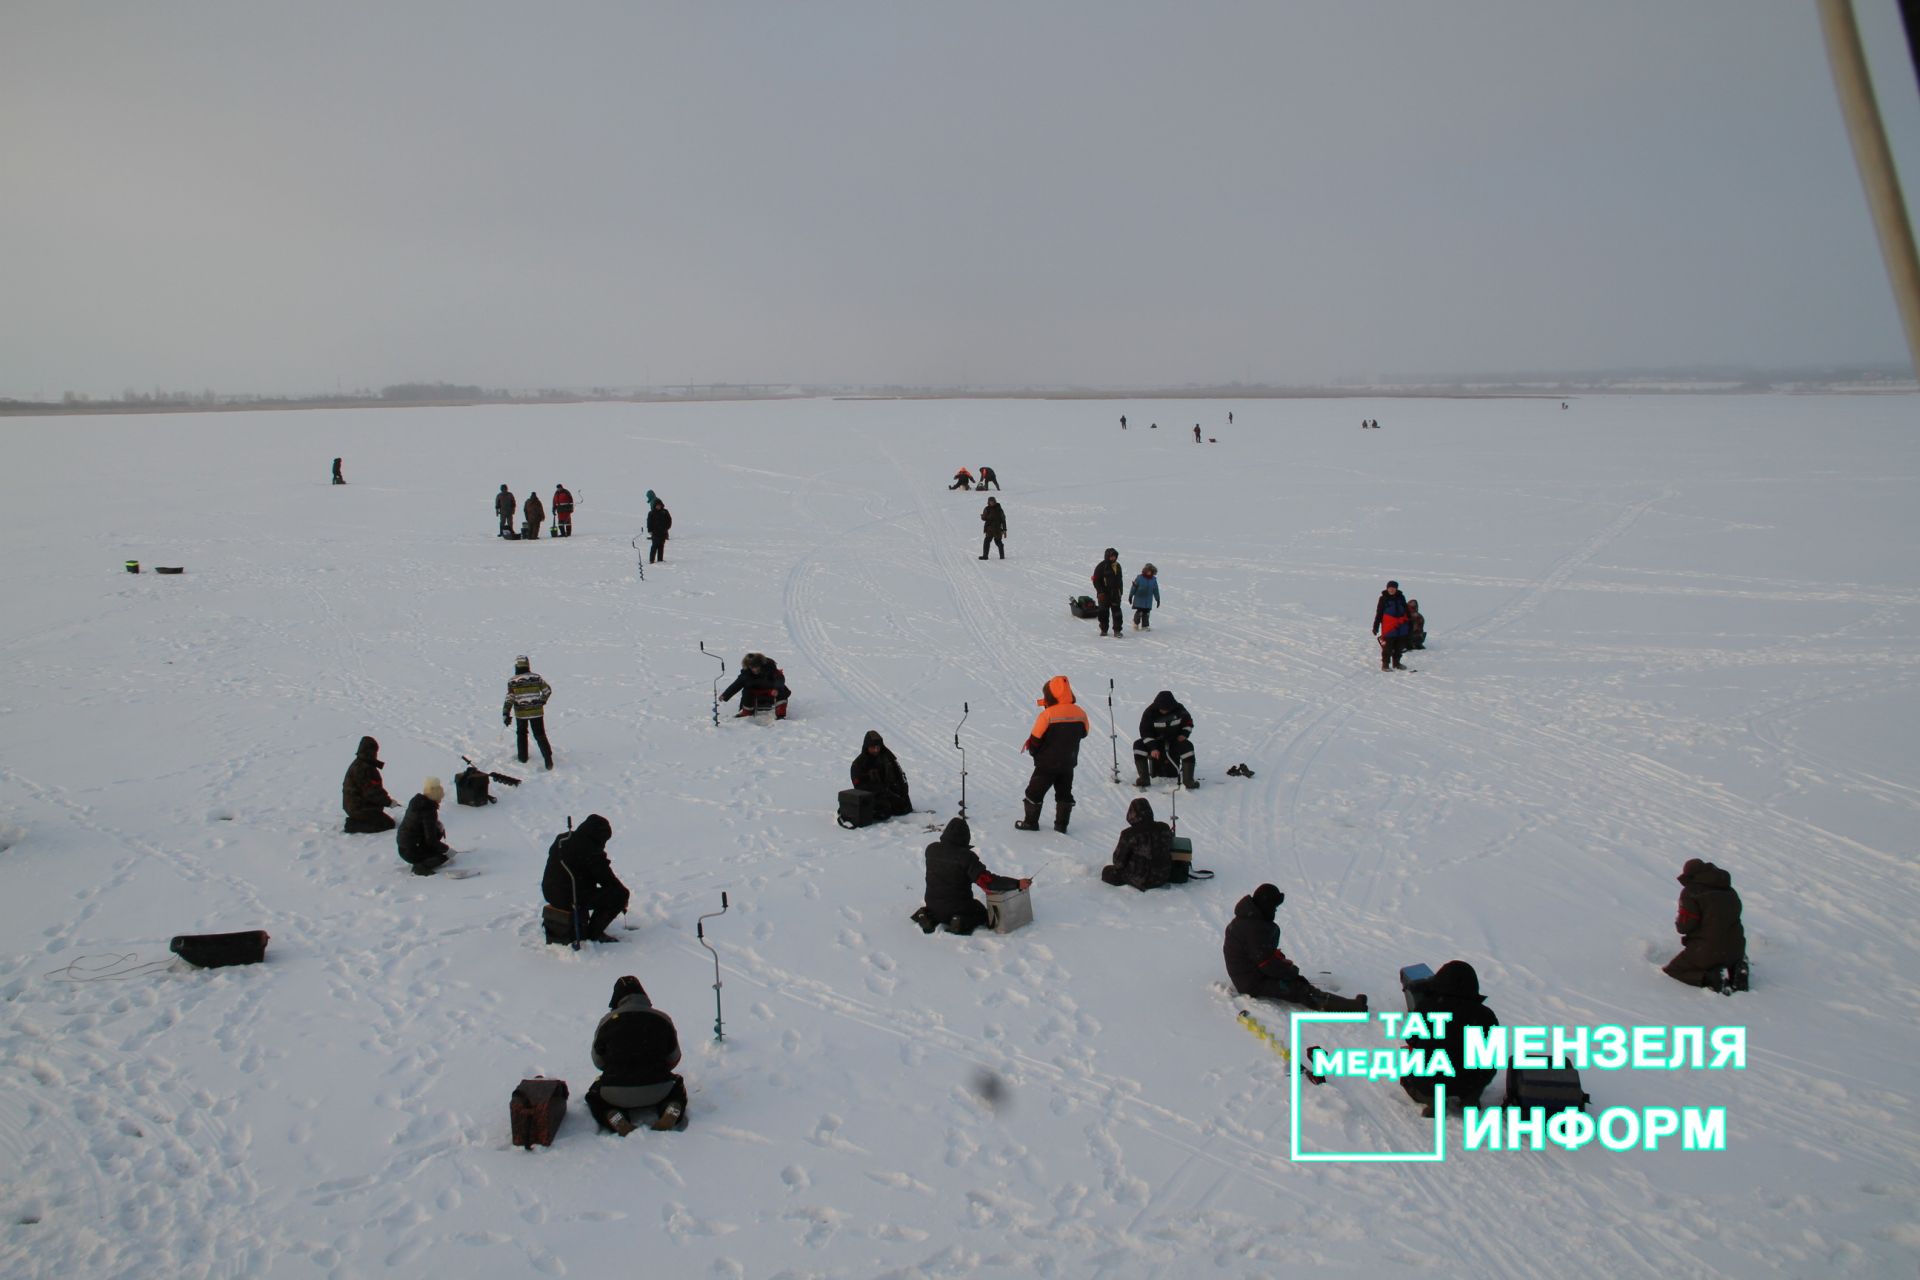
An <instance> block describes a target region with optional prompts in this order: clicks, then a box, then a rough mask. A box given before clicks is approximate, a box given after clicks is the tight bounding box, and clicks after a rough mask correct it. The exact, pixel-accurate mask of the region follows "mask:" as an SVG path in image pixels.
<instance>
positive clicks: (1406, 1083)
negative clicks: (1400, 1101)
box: [1400, 960, 1500, 1116]
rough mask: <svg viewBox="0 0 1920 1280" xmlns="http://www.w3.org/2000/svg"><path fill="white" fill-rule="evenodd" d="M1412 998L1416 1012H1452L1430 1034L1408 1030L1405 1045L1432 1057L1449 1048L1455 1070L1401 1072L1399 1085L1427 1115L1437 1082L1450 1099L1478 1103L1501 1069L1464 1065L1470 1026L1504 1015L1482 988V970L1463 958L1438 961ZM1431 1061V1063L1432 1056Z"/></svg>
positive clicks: (1453, 1103) (1483, 1024)
mask: <svg viewBox="0 0 1920 1280" xmlns="http://www.w3.org/2000/svg"><path fill="white" fill-rule="evenodd" d="M1413 1003H1414V1009H1415V1011H1416V1012H1418V1013H1422V1014H1427V1013H1445V1014H1450V1015H1452V1016H1451V1018H1450V1019H1449V1020H1448V1022H1447V1025H1446V1029H1445V1030H1444V1031H1443V1032H1442V1033H1441V1034H1440V1035H1438V1036H1434V1037H1431V1038H1424V1037H1418V1036H1408V1037H1407V1040H1406V1045H1407V1048H1409V1049H1418V1050H1419V1051H1420V1052H1422V1053H1425V1054H1427V1055H1429V1057H1430V1058H1431V1055H1432V1054H1433V1053H1434V1052H1435V1051H1436V1050H1439V1049H1445V1050H1446V1052H1447V1062H1448V1064H1449V1065H1451V1066H1452V1067H1453V1075H1452V1076H1450V1077H1449V1076H1445V1075H1433V1074H1429V1075H1426V1076H1402V1077H1400V1087H1401V1088H1402V1089H1405V1090H1406V1091H1407V1096H1408V1097H1409V1098H1412V1099H1413V1100H1414V1101H1415V1102H1418V1103H1422V1104H1424V1106H1425V1107H1426V1114H1428V1115H1429V1116H1430V1115H1432V1114H1433V1086H1434V1085H1436V1084H1443V1085H1445V1086H1446V1087H1447V1103H1448V1105H1450V1106H1456V1107H1477V1106H1479V1105H1480V1095H1481V1094H1482V1093H1485V1092H1486V1088H1487V1086H1488V1085H1490V1084H1492V1083H1493V1077H1494V1076H1495V1075H1496V1074H1497V1072H1496V1071H1495V1069H1494V1068H1492V1067H1483V1068H1480V1069H1478V1070H1474V1071H1468V1070H1467V1069H1466V1061H1467V1058H1466V1053H1467V1028H1468V1027H1497V1026H1499V1025H1500V1019H1498V1018H1496V1017H1495V1016H1494V1014H1493V1010H1491V1009H1489V1008H1487V1002H1486V999H1485V998H1484V997H1483V996H1481V994H1480V975H1479V974H1477V973H1475V972H1474V971H1473V966H1472V965H1470V964H1468V963H1467V962H1466V961H1465V960H1449V961H1447V963H1445V964H1443V965H1441V966H1440V972H1438V973H1436V974H1434V975H1433V976H1432V977H1431V978H1428V979H1427V980H1426V981H1425V982H1423V983H1421V984H1420V985H1419V986H1417V987H1415V988H1414V989H1413ZM1429 1065H1432V1064H1431V1062H1429Z"/></svg>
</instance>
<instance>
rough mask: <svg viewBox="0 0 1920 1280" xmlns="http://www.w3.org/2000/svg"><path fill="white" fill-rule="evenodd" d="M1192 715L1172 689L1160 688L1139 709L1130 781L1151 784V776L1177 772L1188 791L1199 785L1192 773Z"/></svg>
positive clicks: (1136, 783) (1145, 784)
mask: <svg viewBox="0 0 1920 1280" xmlns="http://www.w3.org/2000/svg"><path fill="white" fill-rule="evenodd" d="M1192 733H1193V715H1192V713H1191V712H1189V711H1188V710H1187V709H1186V708H1185V707H1184V706H1182V705H1180V700H1179V699H1178V698H1175V697H1174V696H1173V692H1172V690H1169V689H1162V690H1161V691H1160V692H1159V693H1156V694H1155V695H1154V696H1153V701H1152V702H1150V703H1148V704H1147V709H1146V710H1145V711H1143V712H1141V713H1140V737H1139V738H1138V739H1136V740H1135V742H1134V744H1133V768H1134V779H1133V785H1134V786H1136V787H1147V786H1151V785H1152V782H1153V779H1154V778H1155V777H1163V778H1171V777H1174V776H1176V775H1177V776H1178V777H1179V779H1180V783H1181V785H1182V786H1184V787H1186V788H1187V790H1189V791H1191V790H1193V789H1194V788H1195V787H1197V786H1199V785H1200V784H1199V782H1198V781H1196V780H1195V779H1194V776H1193V740H1192V737H1191V735H1192Z"/></svg>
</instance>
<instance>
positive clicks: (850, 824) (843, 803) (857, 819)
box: [838, 787, 885, 831]
mask: <svg viewBox="0 0 1920 1280" xmlns="http://www.w3.org/2000/svg"><path fill="white" fill-rule="evenodd" d="M884 816H885V815H884V814H882V813H881V812H880V797H879V796H877V795H875V794H874V793H873V792H871V791H862V790H860V789H859V788H858V787H849V788H847V789H846V790H845V791H842V792H841V793H840V817H839V819H838V821H839V823H840V825H841V826H843V827H845V828H847V829H848V830H849V831H851V830H852V829H854V828H855V827H870V826H872V825H873V824H874V823H876V822H878V821H880V819H881V818H882V817H884Z"/></svg>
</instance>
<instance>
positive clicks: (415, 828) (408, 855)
mask: <svg viewBox="0 0 1920 1280" xmlns="http://www.w3.org/2000/svg"><path fill="white" fill-rule="evenodd" d="M446 796H447V789H446V787H445V786H444V785H442V784H441V782H440V779H438V778H428V779H427V780H426V781H425V782H423V783H421V784H420V794H419V795H417V796H415V797H414V798H413V799H411V800H409V801H407V812H406V815H405V816H404V817H402V818H401V819H400V830H399V832H398V833H396V834H395V836H394V840H395V842H396V843H397V844H398V845H399V846H400V857H401V858H402V859H403V860H404V861H405V862H406V864H407V865H408V866H410V867H412V868H413V874H415V875H417V876H430V875H432V874H433V873H434V872H435V871H438V870H439V869H440V868H441V867H444V866H446V865H447V863H448V862H450V861H452V858H453V854H452V852H451V851H450V850H449V849H448V848H447V829H446V828H445V827H444V826H442V825H441V824H440V802H441V801H442V800H444V799H446Z"/></svg>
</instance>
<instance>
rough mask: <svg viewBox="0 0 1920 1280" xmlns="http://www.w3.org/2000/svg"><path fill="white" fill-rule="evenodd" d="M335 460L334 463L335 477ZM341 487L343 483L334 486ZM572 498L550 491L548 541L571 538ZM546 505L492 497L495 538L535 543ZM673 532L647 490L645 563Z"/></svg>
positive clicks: (663, 553) (661, 555) (530, 496)
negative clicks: (496, 528)
mask: <svg viewBox="0 0 1920 1280" xmlns="http://www.w3.org/2000/svg"><path fill="white" fill-rule="evenodd" d="M338 462H339V460H338V459H335V464H336V469H335V471H336V475H337V474H338V465H337V464H338ZM337 483H344V482H337ZM573 507H574V502H573V494H572V493H571V492H569V491H568V489H567V486H565V485H564V484H557V485H555V486H554V487H553V503H552V512H553V524H552V527H551V528H549V529H548V530H547V536H548V537H550V538H571V537H572V536H573ZM547 512H548V507H547V504H545V503H543V502H541V501H540V495H539V494H538V493H535V492H533V491H532V490H528V491H527V498H526V501H525V502H519V501H518V500H516V499H515V498H514V496H513V491H512V490H511V489H509V488H507V486H506V485H504V484H503V485H501V486H500V491H499V492H498V493H496V494H494V495H493V513H494V515H495V516H497V517H498V518H499V521H500V528H499V533H498V535H497V536H499V537H502V538H506V539H508V540H509V541H522V540H528V539H532V540H537V539H538V538H539V537H540V526H541V525H543V524H545V523H546V522H547ZM516 515H518V516H519V517H520V518H521V520H522V523H521V525H520V527H519V528H517V529H516V528H515V527H514V523H513V522H514V517H515V516H516ZM672 528H673V513H672V512H670V511H668V510H667V504H666V503H664V502H662V501H661V500H660V499H659V498H658V497H656V496H655V495H654V492H653V490H651V489H649V490H647V542H648V548H647V563H648V564H659V563H661V562H663V561H664V560H665V559H666V558H667V537H668V533H669V531H670V530H671V529H672Z"/></svg>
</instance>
